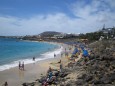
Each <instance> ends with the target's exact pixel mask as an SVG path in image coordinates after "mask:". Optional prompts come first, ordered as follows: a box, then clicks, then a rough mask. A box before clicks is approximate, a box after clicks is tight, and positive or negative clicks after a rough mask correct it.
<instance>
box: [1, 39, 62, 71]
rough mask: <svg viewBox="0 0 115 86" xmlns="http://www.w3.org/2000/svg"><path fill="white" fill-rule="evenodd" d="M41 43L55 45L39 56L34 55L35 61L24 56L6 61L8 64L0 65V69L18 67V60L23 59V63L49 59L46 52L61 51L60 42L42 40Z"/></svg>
mask: <svg viewBox="0 0 115 86" xmlns="http://www.w3.org/2000/svg"><path fill="white" fill-rule="evenodd" d="M24 41H25V40H24ZM27 41H29V42H39V41H30V40H27ZM43 43H48V44H54V45H56V46H57V47H56V48H55V49H51V50H50V51H47V52H44V53H42V54H40V55H39V56H36V61H33V60H32V58H25V59H20V60H15V61H12V62H11V63H8V64H3V65H0V71H4V70H8V69H11V68H14V67H18V63H19V61H24V63H25V64H31V63H36V62H39V61H42V60H46V59H49V58H47V57H46V55H47V54H48V55H49V54H52V53H53V52H58V51H59V52H61V51H62V49H60V47H61V48H62V46H61V44H60V43H54V42H43ZM42 57H44V58H42ZM50 58H53V56H52V57H50Z"/></svg>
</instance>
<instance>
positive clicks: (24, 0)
mask: <svg viewBox="0 0 115 86" xmlns="http://www.w3.org/2000/svg"><path fill="white" fill-rule="evenodd" d="M104 24H105V27H107V28H109V27H113V26H115V0H0V35H1V36H21V35H22V36H23V35H37V34H39V33H41V32H44V31H58V32H64V33H87V32H94V31H98V30H99V29H102V27H103V25H104Z"/></svg>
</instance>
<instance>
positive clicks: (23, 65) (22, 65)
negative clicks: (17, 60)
mask: <svg viewBox="0 0 115 86" xmlns="http://www.w3.org/2000/svg"><path fill="white" fill-rule="evenodd" d="M22 70H24V62H23V63H22Z"/></svg>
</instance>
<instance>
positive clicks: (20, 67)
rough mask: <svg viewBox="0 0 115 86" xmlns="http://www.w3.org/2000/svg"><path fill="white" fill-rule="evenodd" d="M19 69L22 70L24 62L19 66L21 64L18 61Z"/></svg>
mask: <svg viewBox="0 0 115 86" xmlns="http://www.w3.org/2000/svg"><path fill="white" fill-rule="evenodd" d="M19 69H20V70H24V62H22V64H21V62H20V61H19Z"/></svg>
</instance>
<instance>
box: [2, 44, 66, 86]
mask: <svg viewBox="0 0 115 86" xmlns="http://www.w3.org/2000/svg"><path fill="white" fill-rule="evenodd" d="M62 47H63V50H62V52H64V49H65V48H66V49H68V46H67V45H64V44H63V46H62ZM60 54H61V53H60ZM60 54H58V55H57V56H56V57H55V58H50V59H46V60H42V61H38V62H36V63H31V64H26V65H25V70H24V71H22V70H19V68H18V67H15V68H11V69H8V70H4V71H0V85H2V84H3V83H4V82H5V81H7V82H8V86H22V85H21V84H22V83H24V82H32V81H35V80H36V79H38V78H40V76H41V74H46V72H47V70H48V68H49V66H51V67H52V68H54V69H59V66H58V65H57V66H54V65H52V64H51V63H56V62H58V61H60V59H62V58H64V56H63V57H61V55H60ZM63 61H66V60H63Z"/></svg>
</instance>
